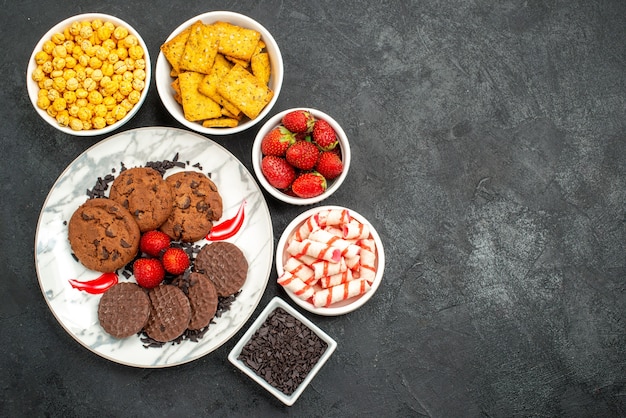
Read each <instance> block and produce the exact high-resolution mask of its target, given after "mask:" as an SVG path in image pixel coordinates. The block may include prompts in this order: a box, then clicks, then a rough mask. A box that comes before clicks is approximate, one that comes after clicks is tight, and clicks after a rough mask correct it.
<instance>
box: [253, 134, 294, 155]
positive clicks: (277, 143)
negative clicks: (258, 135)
mask: <svg viewBox="0 0 626 418" xmlns="http://www.w3.org/2000/svg"><path fill="white" fill-rule="evenodd" d="M294 142H296V137H295V135H294V134H293V133H292V132H290V131H289V130H288V129H287V128H285V127H284V126H277V127H276V128H274V129H272V130H271V131H269V132H268V134H267V135H265V136H264V137H263V139H262V140H261V152H262V153H263V155H277V156H279V157H282V156H284V155H285V152H287V148H289V146H290V145H291V144H293V143H294Z"/></svg>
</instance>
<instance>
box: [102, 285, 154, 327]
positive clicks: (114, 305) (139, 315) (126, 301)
mask: <svg viewBox="0 0 626 418" xmlns="http://www.w3.org/2000/svg"><path fill="white" fill-rule="evenodd" d="M149 314H150V299H148V295H147V294H146V292H145V291H144V290H143V289H142V288H141V287H139V286H137V285H136V284H135V283H129V282H124V283H118V284H116V285H113V286H112V287H111V288H110V289H109V290H107V291H106V292H105V293H104V294H103V295H102V297H101V298H100V302H99V304H98V320H99V321H100V325H101V326H102V328H103V329H104V330H105V331H106V332H107V333H108V334H110V335H111V336H113V337H115V338H126V337H130V336H131V335H133V334H137V333H138V332H139V331H141V330H142V329H143V327H144V325H146V322H147V321H148V315H149Z"/></svg>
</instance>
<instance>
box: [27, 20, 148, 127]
mask: <svg viewBox="0 0 626 418" xmlns="http://www.w3.org/2000/svg"><path fill="white" fill-rule="evenodd" d="M95 19H101V20H102V21H103V22H106V21H109V22H112V23H113V24H114V25H115V26H116V27H117V26H122V27H125V28H126V29H128V32H129V33H130V34H132V35H135V36H136V37H137V39H138V41H139V44H140V45H141V47H142V48H143V52H144V60H145V61H146V67H145V72H146V78H145V80H144V82H145V87H144V89H143V90H142V92H141V97H140V99H139V101H138V102H137V103H136V104H135V105H134V106H133V108H132V109H131V110H130V111H129V112H128V113H127V114H126V116H125V117H124V118H122V119H121V120H119V121H117V122H116V123H113V124H111V125H107V126H106V127H104V128H102V129H89V130H81V131H75V130H73V129H71V128H70V127H65V126H61V125H59V124H58V123H57V121H56V119H55V118H53V117H52V116H50V115H48V113H47V112H46V111H45V110H43V109H41V108H39V106H37V95H38V92H39V85H38V84H37V83H36V82H35V81H34V80H33V78H32V74H33V71H34V70H35V69H36V68H37V64H36V63H35V55H36V54H37V52H39V51H41V50H42V47H43V44H44V42H45V41H47V40H49V39H50V38H51V37H52V35H54V34H55V33H59V32H63V30H64V29H65V28H67V27H69V26H70V25H71V24H72V23H74V22H77V21H92V20H95ZM151 77H152V64H151V62H150V54H149V52H148V46H147V45H146V43H145V42H144V40H143V38H142V37H141V35H140V34H139V32H138V31H137V30H136V29H135V28H133V27H132V26H131V25H129V24H128V23H127V22H125V21H123V20H122V19H119V18H117V17H115V16H111V15H107V14H102V13H85V14H80V15H76V16H72V17H69V18H67V19H65V20H64V21H62V22H60V23H58V24H56V25H55V26H53V27H52V28H51V29H50V30H49V31H48V32H46V33H45V35H43V37H42V38H41V39H40V40H39V42H38V43H37V45H35V49H34V50H33V53H32V54H31V57H30V60H29V61H28V68H27V70H26V87H27V89H28V96H29V97H30V101H31V103H32V105H33V107H34V108H35V110H36V111H37V113H39V115H40V116H41V118H42V119H43V120H44V121H46V122H47V123H49V124H50V125H52V126H53V127H55V128H56V129H58V130H60V131H61V132H64V133H66V134H69V135H74V136H95V135H104V134H107V133H109V132H112V131H114V130H116V129H118V128H120V127H121V126H122V125H124V124H125V123H126V122H128V121H129V120H130V119H131V118H132V117H133V116H134V115H135V114H136V113H137V112H138V111H139V108H141V105H142V104H143V102H144V101H145V100H146V96H147V95H148V90H149V88H150V80H151Z"/></svg>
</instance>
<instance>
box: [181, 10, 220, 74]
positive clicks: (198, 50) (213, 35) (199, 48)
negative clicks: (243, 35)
mask: <svg viewBox="0 0 626 418" xmlns="http://www.w3.org/2000/svg"><path fill="white" fill-rule="evenodd" d="M218 43H219V38H218V35H217V32H216V31H215V28H214V27H213V26H212V25H205V24H204V23H202V22H201V21H197V22H195V23H194V24H193V25H192V26H191V31H190V32H189V38H188V39H187V43H186V44H185V50H184V51H183V56H182V57H181V60H180V69H181V70H185V71H193V72H197V73H203V74H208V73H209V71H210V70H211V67H212V66H213V61H214V60H215V55H217V48H218Z"/></svg>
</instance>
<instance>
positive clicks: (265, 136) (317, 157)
mask: <svg viewBox="0 0 626 418" xmlns="http://www.w3.org/2000/svg"><path fill="white" fill-rule="evenodd" d="M252 165H253V167H254V172H255V174H256V176H257V179H258V180H259V183H261V185H262V186H263V188H264V189H265V190H267V192H268V193H270V194H271V195H272V196H274V197H275V198H277V199H279V200H281V201H283V202H286V203H291V204H293V205H311V204H314V203H318V202H320V201H322V200H324V199H326V198H327V197H329V196H330V195H332V194H333V193H334V192H335V191H337V189H338V188H339V187H340V186H341V184H342V183H343V181H344V180H345V178H346V176H347V174H348V169H349V167H350V145H349V143H348V137H347V136H346V133H345V132H344V130H343V129H342V128H341V126H340V125H339V124H338V123H337V122H336V121H335V120H334V119H333V118H332V117H330V116H329V115H327V114H326V113H324V112H322V111H319V110H316V109H305V108H293V109H287V110H285V111H282V112H280V113H278V114H276V115H274V116H273V117H272V118H271V119H269V120H268V121H267V122H266V123H265V124H264V125H263V127H261V129H260V130H259V132H258V133H257V135H256V138H255V140H254V144H253V145H252Z"/></svg>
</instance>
